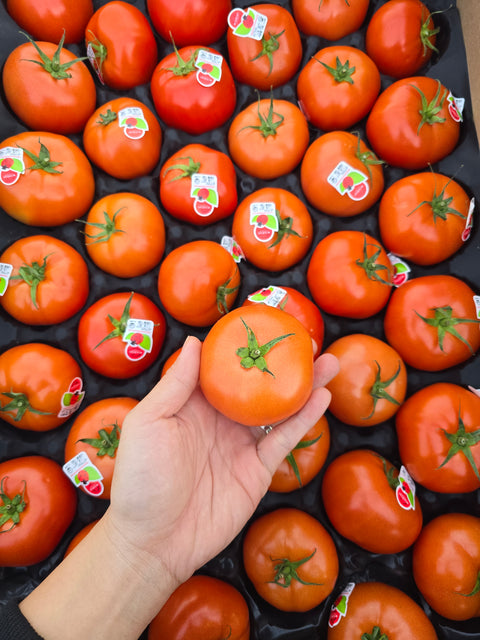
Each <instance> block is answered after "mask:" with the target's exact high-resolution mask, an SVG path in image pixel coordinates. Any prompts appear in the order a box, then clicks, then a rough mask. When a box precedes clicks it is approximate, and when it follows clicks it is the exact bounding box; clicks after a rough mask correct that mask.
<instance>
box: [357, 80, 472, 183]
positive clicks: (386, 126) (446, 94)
mask: <svg viewBox="0 0 480 640" xmlns="http://www.w3.org/2000/svg"><path fill="white" fill-rule="evenodd" d="M461 120H462V115H461V112H460V111H459V107H458V105H456V103H455V98H454V96H452V94H451V92H450V91H449V90H448V89H447V88H446V87H444V86H443V85H442V83H441V82H440V80H436V79H434V78H428V77H426V76H414V77H411V78H404V79H402V80H396V81H395V82H393V83H392V84H391V85H390V86H388V87H387V88H386V89H385V90H384V91H383V92H382V93H381V94H380V95H379V97H378V98H377V100H376V102H375V104H374V105H373V107H372V109H371V111H370V114H369V116H368V118H367V123H366V133H367V138H368V140H369V141H370V144H371V146H372V148H373V150H374V151H375V153H376V154H377V155H378V156H380V158H382V160H384V161H385V162H387V163H388V164H389V165H391V166H393V167H400V168H402V169H409V170H416V169H424V168H426V167H427V166H428V165H431V164H434V163H435V162H438V161H439V160H442V159H443V158H445V157H446V156H447V155H448V154H450V153H451V152H452V151H453V150H454V149H455V147H456V145H457V142H458V139H459V137H460V122H461Z"/></svg>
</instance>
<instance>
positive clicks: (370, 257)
mask: <svg viewBox="0 0 480 640" xmlns="http://www.w3.org/2000/svg"><path fill="white" fill-rule="evenodd" d="M392 278H393V267H392V264H391V262H390V259H389V257H388V255H387V252H386V251H385V249H384V248H383V247H382V245H381V244H380V243H379V242H378V241H377V240H375V238H373V237H372V236H370V235H368V234H367V233H363V232H362V231H354V230H352V231H346V230H344V231H332V232H331V233H329V234H328V235H326V236H325V237H324V238H322V239H321V240H320V242H319V243H318V244H317V246H316V247H315V249H314V250H313V253H312V256H311V258H310V262H309V263H308V267H307V284H308V287H309V289H310V292H311V294H312V297H313V299H314V300H315V302H316V303H317V304H318V306H319V307H320V309H322V310H323V311H326V312H327V313H330V314H332V315H335V316H342V317H345V318H369V317H371V316H373V315H375V314H376V313H379V312H380V311H381V310H382V309H383V308H384V307H385V305H386V304H387V302H388V299H389V297H390V294H391V291H392Z"/></svg>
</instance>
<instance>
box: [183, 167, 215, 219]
mask: <svg viewBox="0 0 480 640" xmlns="http://www.w3.org/2000/svg"><path fill="white" fill-rule="evenodd" d="M190 196H191V197H192V198H193V209H194V211H195V213H196V214H197V215H199V216H202V217H203V218H206V217H207V216H210V215H211V214H212V213H213V211H214V210H215V209H216V208H217V207H218V190H217V176H215V175H210V174H208V173H193V174H192V184H191V188H190Z"/></svg>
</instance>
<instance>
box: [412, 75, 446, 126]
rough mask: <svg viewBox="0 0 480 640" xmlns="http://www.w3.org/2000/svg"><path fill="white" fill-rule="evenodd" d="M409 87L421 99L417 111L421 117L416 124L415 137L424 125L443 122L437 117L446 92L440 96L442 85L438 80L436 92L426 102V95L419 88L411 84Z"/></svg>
mask: <svg viewBox="0 0 480 640" xmlns="http://www.w3.org/2000/svg"><path fill="white" fill-rule="evenodd" d="M410 86H411V87H412V88H413V89H415V91H417V92H418V93H419V94H420V99H421V108H420V109H419V110H418V113H419V114H420V115H421V120H420V122H419V124H418V128H417V135H419V133H420V129H421V128H422V127H423V125H424V124H429V125H432V124H436V123H442V122H445V118H442V117H441V116H439V115H438V114H439V112H440V111H441V110H442V108H443V104H444V102H445V98H446V97H447V90H445V91H444V92H443V95H442V96H440V94H441V91H442V83H441V82H440V80H437V91H436V93H435V95H434V96H433V99H432V100H431V101H430V102H428V100H427V97H426V95H425V94H424V93H423V91H422V90H421V89H420V88H419V87H417V86H415V85H414V84H411V85H410Z"/></svg>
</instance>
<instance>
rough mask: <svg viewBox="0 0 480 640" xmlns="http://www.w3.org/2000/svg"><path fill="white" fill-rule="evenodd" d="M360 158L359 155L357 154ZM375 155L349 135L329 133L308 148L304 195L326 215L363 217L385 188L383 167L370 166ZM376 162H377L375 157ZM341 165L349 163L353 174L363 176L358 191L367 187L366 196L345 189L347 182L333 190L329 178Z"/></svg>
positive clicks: (303, 167)
mask: <svg viewBox="0 0 480 640" xmlns="http://www.w3.org/2000/svg"><path fill="white" fill-rule="evenodd" d="M358 153H359V154H360V155H357V154H358ZM371 160H372V152H371V151H370V149H368V147H367V145H366V144H365V143H364V142H363V140H361V139H359V138H358V136H356V135H355V134H353V133H349V132H348V131H329V132H327V133H324V134H323V135H321V136H319V137H318V138H317V139H316V140H314V141H313V142H312V143H311V144H309V146H308V148H307V150H306V152H305V155H304V157H303V159H302V163H301V167H300V183H301V187H302V191H303V193H304V195H305V197H306V198H307V200H308V201H309V203H310V204H311V205H312V206H314V207H315V208H316V209H318V210H319V211H321V212H322V213H326V214H327V215H331V216H335V217H340V218H344V217H350V216H355V215H357V214H359V213H363V212H364V211H366V210H367V209H369V208H370V207H372V206H373V205H374V204H375V203H376V202H377V200H378V199H379V198H380V196H381V195H382V192H383V187H384V177H383V168H382V166H381V164H375V163H374V164H370V162H371ZM373 160H374V161H376V158H375V156H373ZM340 163H346V164H347V165H348V166H349V167H351V169H352V170H353V171H354V172H359V173H360V174H362V175H363V176H364V179H363V181H362V182H360V183H359V185H355V186H356V187H357V188H358V187H359V186H361V185H364V189H363V193H362V194H361V195H359V196H358V195H356V194H357V191H356V190H355V188H354V189H351V188H348V187H347V188H345V189H342V188H341V187H342V183H343V182H345V179H348V175H347V176H346V178H344V180H343V181H342V182H340V183H338V184H337V186H334V184H332V183H331V182H329V177H330V176H332V177H333V174H334V171H335V169H336V168H337V167H338V165H339V164H340Z"/></svg>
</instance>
